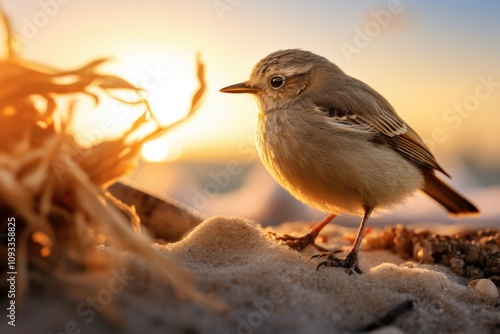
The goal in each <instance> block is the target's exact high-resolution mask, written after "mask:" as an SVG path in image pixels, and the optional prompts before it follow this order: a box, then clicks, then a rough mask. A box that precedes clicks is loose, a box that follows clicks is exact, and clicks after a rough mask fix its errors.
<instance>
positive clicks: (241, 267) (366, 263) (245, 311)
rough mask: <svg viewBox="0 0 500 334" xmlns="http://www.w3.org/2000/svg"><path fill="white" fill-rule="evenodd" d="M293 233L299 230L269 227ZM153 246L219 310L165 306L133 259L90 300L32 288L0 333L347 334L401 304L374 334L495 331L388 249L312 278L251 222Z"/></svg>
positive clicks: (476, 305) (465, 294)
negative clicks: (356, 267)
mask: <svg viewBox="0 0 500 334" xmlns="http://www.w3.org/2000/svg"><path fill="white" fill-rule="evenodd" d="M297 228H299V229H303V230H307V225H306V224H291V225H283V226H281V227H279V228H278V230H279V231H280V232H289V231H291V230H294V231H296V230H297ZM345 231H346V229H345V228H340V227H337V226H327V228H326V231H325V235H326V236H327V237H328V239H327V240H328V242H329V243H331V244H332V245H333V244H336V245H338V242H342V243H343V245H347V244H348V243H347V242H346V241H345V240H344V241H343V240H342V238H341V237H340V236H341V235H342V233H343V232H345ZM352 232H355V230H354V229H353V230H352ZM155 248H157V250H158V251H159V252H162V253H164V254H165V256H168V257H170V258H171V259H173V260H174V261H175V262H177V263H179V264H181V265H182V266H184V267H185V268H186V269H188V270H189V271H190V272H192V275H193V277H194V279H195V280H196V283H197V286H198V287H199V289H200V290H201V291H204V292H205V293H207V294H210V295H213V296H214V297H216V298H220V299H224V300H225V301H226V302H227V305H228V310H227V312H225V313H217V312H213V311H210V310H207V309H205V308H203V307H200V306H198V305H194V304H192V303H189V302H180V301H177V300H175V298H173V296H172V291H170V290H169V289H168V288H167V287H165V286H164V285H162V284H159V283H155V282H153V281H152V280H151V279H150V277H149V275H148V272H147V270H144V268H143V267H141V263H140V261H135V264H134V265H133V266H132V267H131V268H125V267H124V268H116V270H115V271H114V272H113V274H112V276H111V277H114V278H110V284H108V285H107V286H103V288H102V289H101V290H100V291H99V292H98V293H97V294H96V295H94V296H87V298H80V299H79V300H77V301H76V302H75V301H74V300H73V301H71V300H68V298H66V297H65V296H62V295H61V293H60V292H58V291H57V288H56V289H55V290H54V291H44V292H36V291H35V292H34V293H32V294H31V296H30V298H29V299H28V300H27V301H26V302H25V303H24V306H23V308H22V310H20V311H19V313H18V315H17V322H16V323H17V326H16V327H15V328H12V327H10V326H7V325H6V322H5V321H2V323H1V325H0V332H1V333H53V334H55V333H114V332H118V333H120V332H122V333H221V334H225V333H246V334H249V333H352V332H357V331H359V329H361V328H362V327H363V326H366V325H367V324H369V323H372V322H373V321H375V320H377V319H379V318H381V317H382V316H383V315H384V314H386V313H387V312H389V311H390V310H391V309H393V308H394V307H396V306H397V305H399V304H400V303H402V302H404V301H408V300H411V301H413V308H412V309H411V310H409V311H407V312H405V313H403V314H401V315H399V316H398V317H397V318H396V319H395V320H394V321H393V322H392V323H391V324H390V325H388V326H385V327H383V328H381V329H378V331H377V332H378V333H500V298H491V297H485V296H484V295H481V294H480V293H478V292H477V291H475V290H474V289H471V288H467V287H466V285H467V280H466V279H465V278H463V277H458V276H456V275H455V274H453V273H451V271H450V270H449V269H448V268H445V267H442V266H437V265H436V266H430V265H419V264H417V263H413V264H412V265H408V264H406V265H404V266H400V265H401V264H402V263H403V262H405V261H404V260H402V259H401V258H399V257H397V256H396V255H394V254H391V253H390V252H388V251H380V250H378V251H369V250H363V251H362V252H361V253H360V266H361V268H362V269H363V271H364V273H363V274H362V275H358V274H354V275H351V276H349V275H347V273H346V272H345V270H344V269H342V268H325V267H323V268H321V269H320V270H317V271H316V270H315V268H316V265H317V261H316V260H309V257H310V256H311V255H312V254H314V253H315V252H316V250H315V249H314V248H312V247H309V248H307V249H305V250H304V251H302V252H301V253H299V252H296V251H293V250H291V249H289V248H288V247H287V246H286V245H284V244H282V243H278V242H276V241H273V240H271V239H269V238H268V237H266V233H265V230H263V229H262V228H260V226H259V225H258V224H256V223H253V222H250V221H247V220H244V219H241V218H233V217H229V218H228V217H213V218H210V219H207V220H206V221H204V222H203V223H201V224H200V225H199V226H198V227H196V228H195V229H194V230H193V231H192V232H191V233H190V234H189V235H188V236H187V237H185V238H184V239H182V240H181V241H179V242H176V243H173V244H168V245H160V244H155ZM111 282H113V284H111ZM92 300H94V304H91V301H92ZM92 305H93V306H92ZM4 306H5V305H4V304H2V309H4V308H3V307H4Z"/></svg>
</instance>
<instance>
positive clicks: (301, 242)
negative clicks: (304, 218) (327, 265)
mask: <svg viewBox="0 0 500 334" xmlns="http://www.w3.org/2000/svg"><path fill="white" fill-rule="evenodd" d="M333 218H335V215H334V214H329V215H328V216H326V217H325V218H324V219H323V220H322V221H320V222H319V223H317V224H316V225H314V226H313V227H312V228H311V229H310V230H309V232H308V233H307V234H306V235H304V236H302V237H294V236H291V235H288V234H284V235H276V234H274V233H271V234H273V236H274V238H276V239H277V240H281V241H284V242H285V243H286V244H287V245H288V247H290V248H292V249H295V250H297V251H301V250H303V249H304V248H306V247H307V246H309V245H312V246H314V247H316V249H317V250H319V251H322V252H328V250H327V249H326V248H324V247H321V246H318V245H316V243H315V242H314V240H316V238H317V237H318V235H319V232H320V231H321V230H322V229H323V227H325V226H326V224H328V223H329V222H330V221H331V220H332V219H333Z"/></svg>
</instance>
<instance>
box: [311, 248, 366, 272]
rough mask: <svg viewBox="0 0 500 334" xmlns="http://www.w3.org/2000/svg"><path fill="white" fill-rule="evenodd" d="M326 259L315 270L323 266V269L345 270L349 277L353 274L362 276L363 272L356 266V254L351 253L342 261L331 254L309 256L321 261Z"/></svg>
mask: <svg viewBox="0 0 500 334" xmlns="http://www.w3.org/2000/svg"><path fill="white" fill-rule="evenodd" d="M321 258H326V259H325V260H324V261H322V262H320V263H319V264H318V266H317V267H316V270H318V269H319V268H321V267H323V266H325V267H342V268H346V269H347V272H348V273H349V275H352V274H353V273H354V272H357V273H358V274H362V273H363V271H361V269H360V268H359V265H358V254H356V253H354V252H352V253H349V254H347V256H346V257H345V258H343V259H340V258H338V257H336V256H335V255H333V253H324V254H316V255H313V256H311V259H321Z"/></svg>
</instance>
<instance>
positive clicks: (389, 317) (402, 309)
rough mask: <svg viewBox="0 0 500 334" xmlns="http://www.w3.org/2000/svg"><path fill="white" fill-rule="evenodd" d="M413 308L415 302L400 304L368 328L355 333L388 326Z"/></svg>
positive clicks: (362, 328) (409, 301)
mask: <svg viewBox="0 0 500 334" xmlns="http://www.w3.org/2000/svg"><path fill="white" fill-rule="evenodd" d="M412 308H413V301H411V300H405V301H404V302H402V303H401V304H399V305H398V306H396V307H395V308H393V309H392V310H390V311H389V312H387V313H386V314H385V315H383V316H382V317H381V318H379V319H377V320H375V321H374V322H371V323H369V324H368V325H366V326H363V327H361V328H359V329H358V330H356V331H355V332H368V331H372V330H374V329H377V328H380V327H383V326H387V325H389V324H390V323H391V322H393V321H394V320H396V318H397V317H399V316H400V315H402V314H404V313H406V312H408V311H410V310H411V309H412Z"/></svg>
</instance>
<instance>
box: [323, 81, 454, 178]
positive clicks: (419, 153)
mask: <svg viewBox="0 0 500 334" xmlns="http://www.w3.org/2000/svg"><path fill="white" fill-rule="evenodd" d="M331 94H334V95H335V98H334V99H329V100H328V101H324V102H326V103H323V104H322V105H321V107H320V108H321V109H322V110H323V111H324V113H325V115H327V116H328V117H329V119H330V120H331V121H333V122H335V123H338V124H342V125H344V126H345V125H348V124H350V125H352V126H353V127H356V128H366V129H368V131H370V132H372V133H374V135H373V136H372V141H373V142H375V143H379V144H382V145H388V146H389V147H391V148H392V149H394V150H395V151H396V152H398V153H400V154H401V155H402V156H404V157H405V158H407V159H409V160H411V161H413V162H414V163H416V164H417V165H420V166H425V167H428V168H430V169H435V170H438V171H440V172H442V173H443V174H445V175H447V176H448V177H449V174H448V173H446V172H445V171H444V170H443V168H442V167H441V166H439V164H438V163H437V161H436V158H434V156H433V155H432V153H431V152H430V150H429V148H428V147H427V145H425V143H424V141H423V140H422V138H420V136H419V135H418V134H417V133H416V132H415V131H414V130H413V129H412V128H410V127H409V126H408V125H407V124H406V123H405V122H404V121H403V120H402V119H401V118H400V117H399V116H398V115H397V114H396V112H395V110H394V108H393V107H392V106H391V105H390V103H389V102H388V101H387V100H386V99H385V98H384V97H383V96H382V95H380V94H379V93H377V92H376V91H375V90H374V89H373V88H371V87H370V86H368V85H366V84H365V83H363V82H361V81H359V80H356V79H354V78H352V81H350V82H349V83H348V84H347V85H346V86H345V87H343V88H342V89H338V90H336V91H334V92H331ZM332 101H335V102H332Z"/></svg>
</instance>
